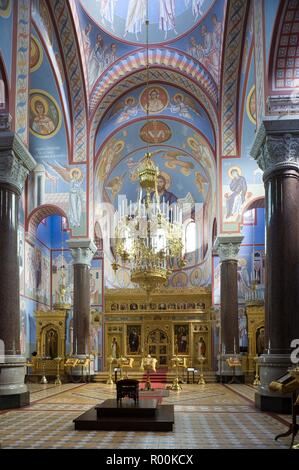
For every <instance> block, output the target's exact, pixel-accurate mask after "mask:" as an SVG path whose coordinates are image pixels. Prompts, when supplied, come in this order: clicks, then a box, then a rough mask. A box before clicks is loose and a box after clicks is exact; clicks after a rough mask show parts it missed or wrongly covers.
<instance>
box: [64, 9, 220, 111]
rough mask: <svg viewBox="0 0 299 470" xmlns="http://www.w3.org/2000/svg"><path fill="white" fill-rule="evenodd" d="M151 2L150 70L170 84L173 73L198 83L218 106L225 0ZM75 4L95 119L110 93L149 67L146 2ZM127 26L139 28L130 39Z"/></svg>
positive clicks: (87, 86)
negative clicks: (161, 75)
mask: <svg viewBox="0 0 299 470" xmlns="http://www.w3.org/2000/svg"><path fill="white" fill-rule="evenodd" d="M148 3H149V33H150V34H149V54H148V60H149V64H150V66H151V68H160V69H163V70H165V76H164V81H169V83H172V77H171V75H170V76H168V71H169V72H171V71H173V72H176V73H180V74H181V75H182V76H184V77H186V78H189V79H191V80H192V79H193V80H194V81H196V82H197V84H198V86H199V87H200V88H201V89H202V90H203V92H204V93H205V94H206V95H207V97H208V99H210V100H211V101H212V102H213V103H214V104H215V105H217V102H218V97H219V84H220V69H221V53H222V41H223V31H224V17H225V9H226V1H223V0H184V1H183V0H151V1H149V2H148ZM70 4H71V7H72V11H73V16H74V22H75V27H76V29H77V35H78V40H79V44H80V47H81V56H82V61H83V65H84V69H85V81H86V88H87V90H88V95H89V110H90V113H92V114H93V113H94V112H95V110H96V108H97V107H98V106H100V105H101V102H102V100H103V99H104V96H105V94H106V93H107V91H108V90H110V89H112V88H113V87H114V86H115V85H116V84H117V83H118V82H119V81H121V80H125V79H126V78H127V77H129V76H131V75H132V73H135V72H137V71H142V70H144V69H145V67H146V63H147V51H146V47H145V36H144V34H145V30H146V26H145V17H146V4H147V2H146V0H138V1H137V0H111V1H108V0H88V1H85V0H82V1H77V2H75V1H74V0H71V1H70ZM144 15H145V16H144ZM126 22H127V25H135V26H134V27H133V31H134V32H131V33H130V32H128V33H127V34H125V28H126ZM127 27H128V28H129V29H130V27H131V26H127ZM139 30H140V34H139V33H138V32H137V31H139ZM166 30H167V31H166ZM136 36H137V37H138V40H137V38H136ZM165 36H166V38H165Z"/></svg>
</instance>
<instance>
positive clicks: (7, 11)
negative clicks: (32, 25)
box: [0, 0, 14, 109]
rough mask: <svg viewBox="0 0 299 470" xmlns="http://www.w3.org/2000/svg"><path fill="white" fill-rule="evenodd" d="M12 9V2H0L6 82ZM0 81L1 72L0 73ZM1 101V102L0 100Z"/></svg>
mask: <svg viewBox="0 0 299 470" xmlns="http://www.w3.org/2000/svg"><path fill="white" fill-rule="evenodd" d="M13 17H14V15H13V8H12V0H1V1H0V31H1V36H2V37H5V38H7V40H6V41H1V42H0V55H1V57H2V59H3V60H4V64H5V69H6V72H7V75H8V77H7V78H8V80H10V79H11V66H12V47H13V40H12V34H13ZM0 79H1V72H0ZM0 101H1V100H0ZM0 109H1V108H0Z"/></svg>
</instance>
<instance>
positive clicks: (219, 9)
mask: <svg viewBox="0 0 299 470" xmlns="http://www.w3.org/2000/svg"><path fill="white" fill-rule="evenodd" d="M225 4H226V2H222V1H221V2H215V3H214V5H213V7H212V8H211V9H210V10H209V11H208V14H207V15H206V17H205V18H204V20H203V22H202V23H200V25H199V26H198V28H196V29H194V30H192V32H190V33H189V34H187V35H185V36H184V37H183V38H182V39H180V40H177V41H176V42H175V44H174V45H175V47H176V49H180V50H182V51H184V52H186V53H187V54H189V55H190V56H191V57H192V58H193V59H195V60H196V61H198V62H200V63H201V64H202V65H203V66H204V67H205V68H206V70H208V72H209V73H210V74H211V75H212V77H213V79H214V80H215V82H216V83H218V82H219V80H220V62H221V52H222V35H223V29H224V28H223V18H224V10H225ZM172 46H173V44H170V47H172Z"/></svg>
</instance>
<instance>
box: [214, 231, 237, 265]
mask: <svg viewBox="0 0 299 470" xmlns="http://www.w3.org/2000/svg"><path fill="white" fill-rule="evenodd" d="M243 238H244V237H243V235H231V234H229V235H219V236H218V237H217V238H216V241H215V244H214V250H215V251H216V253H217V254H218V256H219V258H220V261H221V262H223V261H228V260H236V261H237V260H238V254H239V250H240V245H241V242H242V240H243Z"/></svg>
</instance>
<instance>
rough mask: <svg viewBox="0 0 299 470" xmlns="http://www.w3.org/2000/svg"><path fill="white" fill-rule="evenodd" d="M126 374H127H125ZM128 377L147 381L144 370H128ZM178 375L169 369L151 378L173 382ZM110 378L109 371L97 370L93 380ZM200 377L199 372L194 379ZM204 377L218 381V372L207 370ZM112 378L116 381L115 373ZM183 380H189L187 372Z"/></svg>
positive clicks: (102, 381) (163, 381)
mask: <svg viewBox="0 0 299 470" xmlns="http://www.w3.org/2000/svg"><path fill="white" fill-rule="evenodd" d="M124 376H125V374H124ZM128 377H129V379H135V380H139V382H145V381H146V376H145V375H144V373H143V372H139V371H134V370H133V371H130V372H128ZM175 377H176V374H175V372H173V371H169V372H167V374H166V376H165V374H161V375H160V374H159V373H158V372H157V374H154V373H153V374H150V380H151V382H152V383H157V382H159V383H172V382H173V380H174V379H175ZM180 377H182V375H180ZM108 378H109V373H108V372H107V371H104V372H97V373H96V374H95V375H94V376H93V378H92V381H93V382H98V383H106V382H107V380H108ZM198 378H199V375H198V374H195V377H194V381H195V382H197V380H198ZM204 378H205V381H206V383H216V372H215V371H207V372H204ZM189 379H190V381H191V382H192V376H191V374H190V377H189ZM112 380H113V381H114V375H113V376H112ZM118 380H119V376H118ZM183 381H184V382H186V381H187V376H186V374H184V375H183Z"/></svg>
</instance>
